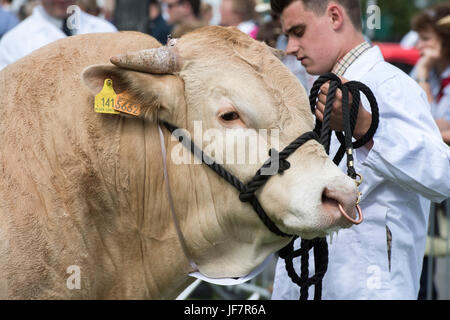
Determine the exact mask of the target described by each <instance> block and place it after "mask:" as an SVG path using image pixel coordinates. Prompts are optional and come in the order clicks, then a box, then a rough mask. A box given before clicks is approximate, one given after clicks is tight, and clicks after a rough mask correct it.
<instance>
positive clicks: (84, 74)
mask: <svg viewBox="0 0 450 320" xmlns="http://www.w3.org/2000/svg"><path fill="white" fill-rule="evenodd" d="M159 46H160V44H159V43H158V42H157V41H155V40H154V39H152V38H150V37H148V36H146V35H143V34H139V33H129V32H128V33H117V34H92V35H82V36H75V37H70V38H68V39H63V40H61V41H58V42H56V43H53V44H50V45H49V46H46V47H44V48H42V49H40V50H38V51H36V52H34V53H32V54H31V55H29V56H27V57H25V58H24V59H21V60H20V61H18V62H17V63H15V64H13V65H10V66H8V67H7V68H5V69H4V70H3V71H2V72H0V101H1V104H0V108H1V109H0V114H1V117H0V141H1V144H0V165H1V170H0V172H1V175H2V177H1V179H0V257H1V259H0V298H6V299H150V298H152V299H167V298H174V297H176V296H177V295H178V294H179V293H180V292H181V291H182V290H183V289H184V288H185V287H186V286H187V285H189V284H190V283H191V282H192V281H193V280H192V278H190V277H188V273H189V272H190V271H191V269H190V265H189V263H188V261H187V259H186V257H185V255H184V254H183V251H182V249H181V246H180V242H179V240H178V237H177V234H176V231H175V228H174V222H173V220H172V218H171V213H170V210H169V203H168V200H167V199H168V198H167V194H166V191H165V188H164V178H163V166H162V158H161V147H160V144H159V135H158V129H157V125H156V120H157V117H159V119H160V120H163V121H167V122H170V123H172V124H174V125H176V126H178V127H181V128H184V129H186V130H187V131H188V132H190V133H193V130H194V123H195V121H201V123H202V127H203V130H208V129H215V130H219V131H223V132H225V130H231V131H233V132H236V133H237V134H238V135H239V134H245V133H246V132H249V131H254V132H259V131H257V130H259V129H277V130H279V132H280V133H279V146H278V147H279V150H281V149H282V148H284V147H285V146H286V145H287V144H288V143H290V142H291V141H293V140H294V139H295V138H297V137H298V136H299V135H300V134H302V133H304V132H306V131H310V130H311V129H312V128H313V122H314V120H313V117H312V116H311V114H310V111H309V106H308V99H307V96H306V93H305V90H304V89H303V88H302V87H301V85H300V84H299V83H298V82H297V80H296V78H295V77H294V76H293V75H291V74H290V73H289V71H288V70H287V69H286V68H285V67H284V66H283V65H282V64H281V62H280V61H279V60H278V59H277V58H276V57H275V56H274V55H273V53H272V52H271V50H270V49H269V48H268V47H267V46H266V45H265V44H262V43H259V42H256V41H254V40H252V39H250V38H249V37H247V36H246V35H244V34H243V33H240V32H239V31H237V30H236V29H226V28H220V27H208V28H205V29H201V30H199V31H196V32H193V33H191V34H188V35H186V36H185V37H183V38H181V39H179V40H178V41H172V42H171V43H170V45H169V46H168V47H166V48H160V49H159V50H162V51H157V52H156V53H155V51H150V52H149V51H145V52H144V53H139V54H135V55H134V56H133V55H130V56H123V54H125V53H127V52H137V51H140V50H143V49H151V48H157V47H159ZM142 55H144V56H146V57H147V60H146V61H145V59H144V60H142V61H135V59H136V57H138V58H142ZM113 56H115V57H116V58H114V59H113V61H114V63H116V64H118V65H120V66H121V67H120V68H119V67H117V66H114V65H113V64H111V63H110V62H109V61H110V58H111V57H113ZM117 56H118V57H117ZM138 60H139V59H138ZM152 61H153V62H152ZM140 64H143V65H144V67H141V68H140V67H139V65H140ZM130 69H134V70H140V71H132V70H130ZM152 70H153V72H152ZM106 78H111V79H112V80H113V82H114V88H115V91H116V92H117V93H123V92H126V93H127V94H129V95H131V96H132V97H133V98H134V99H135V100H137V101H139V103H140V104H141V105H142V107H143V111H144V115H142V116H141V117H139V118H133V117H130V116H125V115H104V114H96V113H95V112H94V96H95V95H96V94H97V93H98V92H99V91H100V90H101V87H102V85H103V82H104V80H105V79H106ZM230 111H232V112H235V113H236V114H237V115H238V116H239V117H238V119H233V120H231V121H226V120H224V119H222V118H221V117H220V116H221V115H222V114H223V113H224V112H230ZM163 131H164V136H165V144H166V147H167V155H168V163H167V165H168V173H169V177H170V183H171V187H172V193H173V195H174V204H175V209H176V213H177V217H178V220H179V221H180V224H181V229H182V232H183V234H184V237H185V238H186V242H187V246H188V249H189V250H190V252H191V253H192V255H193V259H194V260H195V262H196V263H197V264H198V266H199V268H200V271H201V272H202V273H203V274H205V275H207V276H209V277H239V276H244V275H247V274H248V273H249V272H250V271H252V270H253V269H254V268H255V267H256V266H257V265H258V264H260V263H261V262H262V261H263V260H264V259H265V258H266V257H268V255H270V254H271V253H273V252H275V251H277V250H279V249H280V248H282V247H283V246H285V245H286V244H287V243H288V241H289V239H284V238H280V237H277V236H275V235H273V234H272V233H271V232H269V231H268V230H267V229H266V227H265V226H264V225H263V223H262V222H261V221H260V220H259V218H258V217H257V215H256V214H255V212H254V211H253V209H252V208H251V206H250V205H249V204H243V203H241V202H240V201H239V199H238V193H237V191H236V190H235V189H234V188H232V187H231V186H229V185H228V184H227V183H226V182H225V181H224V180H222V179H221V178H219V177H218V176H217V175H216V174H215V173H214V172H212V171H211V170H210V169H209V168H207V167H206V166H204V165H199V164H183V165H178V164H175V163H174V162H173V161H172V158H171V155H172V153H173V151H174V150H175V148H177V147H179V144H178V143H177V142H176V141H174V140H173V139H171V136H170V134H169V132H168V131H167V130H165V129H164V128H163ZM192 138H193V139H194V141H195V142H196V143H197V144H198V145H200V146H202V147H207V145H205V142H203V145H202V141H199V140H198V139H197V138H196V137H194V136H193V134H192ZM229 140H230V141H228V140H227V141H225V143H224V144H225V145H228V147H234V145H233V143H235V142H234V140H233V139H229ZM209 144H211V143H209ZM266 147H268V148H270V147H271V146H270V145H267V146H266ZM248 148H252V146H248ZM228 150H229V149H228ZM266 156H267V154H266ZM267 157H268V156H267ZM264 160H266V159H263V160H262V162H259V163H256V164H252V165H250V164H225V167H226V168H227V169H228V170H230V171H231V172H232V173H234V174H235V175H236V176H237V177H238V178H240V179H241V180H242V181H244V182H245V181H248V180H249V179H250V178H251V177H252V176H253V175H254V174H255V172H256V170H257V169H258V168H259V167H260V166H261V165H262V163H263V161H264ZM289 162H290V163H291V169H289V170H288V171H286V172H285V173H284V174H283V175H277V176H275V177H273V178H271V179H270V181H269V182H268V183H267V185H265V186H264V188H263V189H262V190H260V191H259V192H258V198H259V201H260V202H261V204H262V206H263V207H264V209H265V211H266V212H267V214H268V215H269V216H270V218H271V219H272V220H273V221H274V222H275V223H276V224H277V226H278V228H280V229H281V230H282V231H284V232H286V233H290V234H296V235H300V236H302V237H304V238H313V237H316V236H324V235H326V234H329V233H330V232H332V231H334V230H337V229H339V228H342V227H349V225H348V224H347V223H346V222H345V219H343V218H342V217H341V215H340V214H339V211H338V209H337V207H336V202H335V201H334V200H337V201H339V202H341V203H342V204H343V205H344V207H345V208H346V209H347V210H348V211H349V212H350V211H352V210H353V206H354V203H355V202H356V198H357V193H356V188H355V185H354V183H353V181H352V180H350V179H349V178H347V177H346V176H345V175H344V174H343V173H341V172H340V171H339V170H338V168H337V167H335V166H334V165H333V164H332V162H331V161H330V160H329V159H328V158H327V156H326V154H325V153H324V150H323V148H322V147H321V146H320V145H319V144H318V143H317V142H308V143H307V144H306V145H304V146H303V147H302V148H300V149H299V150H297V151H296V152H295V154H293V155H292V156H291V157H290V158H289ZM333 199H334V200H333Z"/></svg>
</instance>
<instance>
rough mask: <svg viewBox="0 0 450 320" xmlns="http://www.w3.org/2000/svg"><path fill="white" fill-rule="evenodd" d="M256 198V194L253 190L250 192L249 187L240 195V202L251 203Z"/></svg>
mask: <svg viewBox="0 0 450 320" xmlns="http://www.w3.org/2000/svg"><path fill="white" fill-rule="evenodd" d="M254 196H255V193H254V192H253V191H251V190H249V189H248V188H247V187H246V188H245V189H244V190H243V191H242V192H241V193H240V194H239V200H241V202H244V203H245V202H250V201H252V199H253V197H254Z"/></svg>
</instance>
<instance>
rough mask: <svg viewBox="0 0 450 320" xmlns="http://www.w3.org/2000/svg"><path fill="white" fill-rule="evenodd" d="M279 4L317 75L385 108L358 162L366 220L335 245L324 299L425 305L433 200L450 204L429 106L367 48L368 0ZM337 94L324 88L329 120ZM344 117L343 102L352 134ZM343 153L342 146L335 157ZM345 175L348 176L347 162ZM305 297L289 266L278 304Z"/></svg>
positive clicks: (448, 173)
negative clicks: (349, 85) (364, 15)
mask: <svg viewBox="0 0 450 320" xmlns="http://www.w3.org/2000/svg"><path fill="white" fill-rule="evenodd" d="M271 5H272V9H273V10H274V11H275V13H277V14H279V15H280V16H281V22H282V26H283V31H284V33H285V34H286V35H287V36H288V38H289V41H288V46H287V49H286V51H287V53H288V54H293V55H295V56H296V57H297V59H298V60H300V61H301V62H302V64H303V66H304V67H305V68H306V70H307V71H308V72H309V73H311V74H317V75H318V74H324V73H327V72H331V71H332V72H334V73H336V74H337V75H339V76H341V77H342V79H343V81H350V80H355V81H360V82H362V83H364V84H366V85H367V86H368V87H370V88H371V89H372V91H373V93H374V95H375V97H376V98H377V100H378V104H379V108H380V126H379V128H378V131H377V133H376V135H375V137H374V139H373V140H372V141H371V142H370V143H368V144H367V145H366V146H364V147H363V148H361V149H358V150H355V154H354V156H355V167H356V170H357V172H358V173H360V174H361V175H362V176H363V177H364V183H363V184H362V185H361V187H360V190H361V192H362V193H363V197H362V201H361V205H360V206H361V208H362V210H363V212H364V214H365V221H364V223H362V224H361V225H360V226H354V227H352V228H350V229H346V230H342V231H340V232H339V236H338V238H337V239H334V241H333V242H332V243H331V242H329V265H328V271H327V273H326V275H325V278H324V282H323V295H322V298H323V299H417V294H418V291H419V278H420V272H421V270H422V265H421V264H422V259H423V255H424V250H425V241H426V234H427V224H428V216H429V212H430V200H433V201H436V202H441V201H443V200H444V199H446V198H448V197H449V196H450V149H449V148H448V147H447V146H446V145H445V144H444V143H443V141H442V138H441V137H440V134H439V130H438V128H437V126H436V124H435V122H434V121H433V118H432V116H431V113H430V106H429V104H428V101H427V97H426V95H425V93H424V92H423V90H422V89H421V88H420V87H419V86H418V84H417V83H415V82H414V81H413V80H412V79H411V78H409V77H408V76H407V75H406V74H404V73H403V72H401V71H400V70H399V69H397V68H395V67H393V66H392V65H390V64H388V63H386V62H384V60H383V57H382V55H381V52H380V50H379V48H378V47H371V46H370V45H369V44H368V43H366V42H365V41H364V38H363V35H362V32H361V30H362V25H361V16H360V12H361V8H360V3H359V1H358V0H333V1H332V0H271ZM328 86H329V85H328V84H326V85H324V86H323V87H322V90H323V92H322V94H321V95H320V96H319V101H318V103H317V108H318V110H317V113H316V116H317V117H318V118H319V119H320V120H322V118H323V111H324V104H325V100H326V96H325V94H326V93H327V90H328ZM362 98H363V99H362V101H363V103H362V104H361V106H360V113H359V117H358V120H357V126H356V130H355V134H354V136H355V138H359V137H361V136H362V135H364V134H365V133H366V131H367V129H368V127H369V125H370V123H371V118H372V117H371V113H370V112H369V111H368V110H370V107H369V104H368V103H367V100H366V99H365V98H364V96H363V95H362ZM341 110H342V95H341V94H338V95H337V97H336V100H335V103H334V106H333V114H332V117H333V121H332V127H333V129H335V130H342V125H341V123H342V112H341ZM337 145H338V143H337V141H336V139H335V138H333V141H332V148H331V150H332V151H331V153H332V155H334V153H335V152H336V150H337ZM341 168H342V169H343V170H345V161H343V162H342V163H341ZM295 261H297V260H295ZM296 263H298V262H296ZM310 265H311V264H310ZM296 269H297V270H299V268H298V265H296ZM312 290H313V289H311V292H312ZM298 297H299V289H298V287H297V286H296V285H295V284H293V283H292V282H291V280H290V278H289V277H288V275H287V273H286V271H285V268H284V262H283V261H281V260H280V261H279V263H278V265H277V272H276V276H275V284H274V293H273V298H274V299H298ZM310 297H312V294H310Z"/></svg>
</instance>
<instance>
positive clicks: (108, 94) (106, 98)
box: [95, 79, 120, 114]
mask: <svg viewBox="0 0 450 320" xmlns="http://www.w3.org/2000/svg"><path fill="white" fill-rule="evenodd" d="M116 102H117V94H116V93H115V92H114V88H113V82H112V80H111V79H106V80H105V84H104V85H103V89H102V91H100V93H99V94H97V95H96V96H95V112H97V113H106V114H119V113H120V112H117V111H116V110H114V105H115V104H116Z"/></svg>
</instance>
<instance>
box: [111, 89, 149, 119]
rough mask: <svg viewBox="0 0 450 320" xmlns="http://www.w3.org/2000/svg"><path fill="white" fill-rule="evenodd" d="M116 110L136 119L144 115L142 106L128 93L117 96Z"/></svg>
mask: <svg viewBox="0 0 450 320" xmlns="http://www.w3.org/2000/svg"><path fill="white" fill-rule="evenodd" d="M114 109H116V110H117V111H120V112H123V113H127V114H131V115H132V116H136V117H138V116H140V115H141V113H142V111H141V105H140V104H139V103H138V102H136V101H134V100H133V98H131V97H130V95H129V94H127V93H126V92H122V93H119V94H118V95H117V102H116V105H115V106H114Z"/></svg>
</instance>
